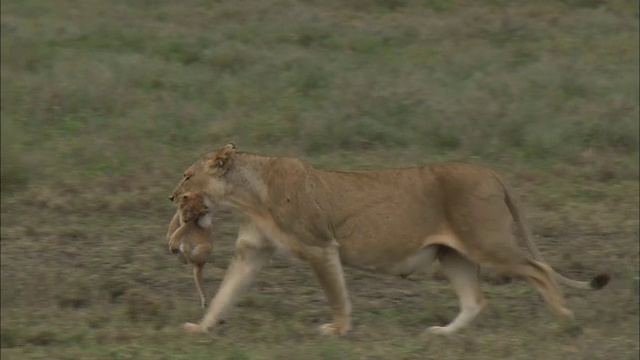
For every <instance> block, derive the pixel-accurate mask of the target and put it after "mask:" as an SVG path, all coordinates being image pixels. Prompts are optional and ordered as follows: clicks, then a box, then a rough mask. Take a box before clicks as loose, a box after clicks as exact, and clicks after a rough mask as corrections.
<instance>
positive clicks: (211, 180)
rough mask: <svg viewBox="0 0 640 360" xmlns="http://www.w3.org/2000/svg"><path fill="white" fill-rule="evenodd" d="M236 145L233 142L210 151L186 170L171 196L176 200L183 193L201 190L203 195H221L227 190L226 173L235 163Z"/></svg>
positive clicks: (172, 199) (171, 198)
mask: <svg viewBox="0 0 640 360" xmlns="http://www.w3.org/2000/svg"><path fill="white" fill-rule="evenodd" d="M235 153H236V145H235V144H234V143H232V142H230V143H228V144H227V145H225V146H223V147H222V148H221V149H218V150H215V151H212V152H209V153H207V154H205V155H203V156H202V157H200V159H198V160H197V161H196V162H194V163H193V164H192V165H191V166H189V167H188V168H187V170H185V172H184V175H183V176H182V180H180V182H179V183H178V185H177V186H176V187H175V189H174V190H173V193H172V194H171V196H170V197H169V199H170V200H171V201H176V200H177V199H179V197H180V196H181V195H182V194H186V193H188V192H199V193H202V194H203V195H204V194H205V193H206V196H212V197H221V196H223V195H224V194H225V192H226V187H227V183H226V181H225V180H224V175H225V174H226V173H227V171H228V170H229V168H230V167H231V165H232V164H233V156H234V155H235Z"/></svg>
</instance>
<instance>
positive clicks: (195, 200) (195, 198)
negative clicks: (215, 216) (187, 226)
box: [178, 192, 209, 222]
mask: <svg viewBox="0 0 640 360" xmlns="http://www.w3.org/2000/svg"><path fill="white" fill-rule="evenodd" d="M178 206H179V207H180V217H181V218H182V221H183V222H189V221H191V220H197V219H198V218H200V216H203V215H206V214H208V213H209V207H208V206H207V205H206V204H205V203H204V196H203V194H200V193H196V192H187V193H184V194H182V195H180V197H179V199H178Z"/></svg>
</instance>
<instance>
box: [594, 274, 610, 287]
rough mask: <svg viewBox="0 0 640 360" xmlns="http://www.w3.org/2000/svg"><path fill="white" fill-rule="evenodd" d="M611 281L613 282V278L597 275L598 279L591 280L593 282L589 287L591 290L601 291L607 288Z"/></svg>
mask: <svg viewBox="0 0 640 360" xmlns="http://www.w3.org/2000/svg"><path fill="white" fill-rule="evenodd" d="M609 280H611V276H609V275H607V274H600V275H596V277H594V278H593V279H591V281H590V282H589V286H591V288H592V289H594V290H599V289H602V288H603V287H605V286H607V284H608V283H609Z"/></svg>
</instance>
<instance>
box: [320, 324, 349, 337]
mask: <svg viewBox="0 0 640 360" xmlns="http://www.w3.org/2000/svg"><path fill="white" fill-rule="evenodd" d="M319 330H320V334H322V335H344V334H346V333H347V332H348V331H349V330H350V329H349V327H347V326H338V325H335V324H333V323H329V324H324V325H322V326H320V328H319Z"/></svg>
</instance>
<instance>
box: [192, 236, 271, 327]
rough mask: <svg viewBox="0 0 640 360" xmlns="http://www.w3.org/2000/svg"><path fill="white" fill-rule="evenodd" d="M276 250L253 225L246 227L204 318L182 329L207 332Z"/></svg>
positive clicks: (239, 237)
mask: <svg viewBox="0 0 640 360" xmlns="http://www.w3.org/2000/svg"><path fill="white" fill-rule="evenodd" d="M273 252H274V249H273V247H272V246H271V245H270V244H269V243H268V241H267V240H266V238H265V237H264V236H263V235H262V234H260V233H259V232H258V230H257V229H255V227H254V226H253V225H252V224H249V225H247V226H243V228H241V230H240V234H239V236H238V240H237V242H236V253H235V257H234V259H233V260H232V262H231V264H230V265H229V269H228V270H227V274H226V275H225V277H224V280H222V284H221V285H220V289H219V290H218V293H216V295H215V297H214V298H213V300H212V301H211V303H210V304H209V308H208V309H207V312H206V314H205V316H204V318H203V319H202V321H200V323H199V324H193V323H186V324H184V326H183V328H184V329H185V330H186V331H187V332H191V333H194V332H208V331H209V330H210V329H211V328H212V327H213V326H214V325H215V324H216V323H217V322H218V321H219V320H221V319H222V317H223V316H224V315H225V314H226V312H227V311H228V310H229V309H230V308H231V307H232V306H233V305H234V304H235V303H236V302H237V301H238V300H239V297H240V295H241V294H242V293H243V292H244V290H245V289H246V288H247V287H249V285H251V283H252V282H253V279H254V278H255V276H256V274H257V273H258V271H259V270H260V269H261V268H262V267H264V265H265V264H266V263H267V262H268V260H269V259H270V258H271V255H272V254H273Z"/></svg>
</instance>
